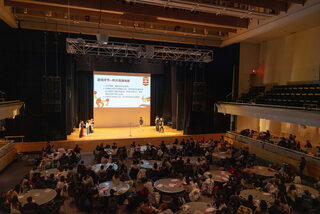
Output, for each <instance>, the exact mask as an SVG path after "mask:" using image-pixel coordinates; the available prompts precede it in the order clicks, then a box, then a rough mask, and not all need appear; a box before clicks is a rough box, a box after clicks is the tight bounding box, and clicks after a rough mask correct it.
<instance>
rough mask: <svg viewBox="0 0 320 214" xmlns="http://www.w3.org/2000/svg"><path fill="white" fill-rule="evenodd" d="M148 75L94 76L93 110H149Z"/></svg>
mask: <svg viewBox="0 0 320 214" xmlns="http://www.w3.org/2000/svg"><path fill="white" fill-rule="evenodd" d="M150 79H151V77H150V74H124V75H119V73H110V72H106V74H100V73H99V74H97V73H95V74H94V108H149V107H150Z"/></svg>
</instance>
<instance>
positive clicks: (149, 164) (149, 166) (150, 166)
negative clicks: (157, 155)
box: [140, 160, 162, 170]
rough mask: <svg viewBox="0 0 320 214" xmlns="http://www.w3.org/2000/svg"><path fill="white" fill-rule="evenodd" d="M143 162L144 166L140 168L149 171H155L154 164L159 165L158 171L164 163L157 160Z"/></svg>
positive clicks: (141, 165)
mask: <svg viewBox="0 0 320 214" xmlns="http://www.w3.org/2000/svg"><path fill="white" fill-rule="evenodd" d="M141 162H142V164H140V168H143V169H149V170H150V169H153V165H154V163H157V164H158V169H159V168H160V166H161V165H162V162H161V161H157V160H142V161H141Z"/></svg>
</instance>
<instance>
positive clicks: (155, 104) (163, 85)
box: [150, 64, 171, 126]
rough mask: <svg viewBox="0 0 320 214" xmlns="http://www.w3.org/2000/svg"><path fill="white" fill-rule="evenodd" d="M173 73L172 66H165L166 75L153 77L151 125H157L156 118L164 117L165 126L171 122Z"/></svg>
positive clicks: (154, 75) (153, 75)
mask: <svg viewBox="0 0 320 214" xmlns="http://www.w3.org/2000/svg"><path fill="white" fill-rule="evenodd" d="M170 80H171V73H170V66H169V64H166V65H165V66H164V74H159V75H158V74H152V75H151V112H150V125H151V126H154V125H155V123H154V122H155V119H156V116H157V115H158V116H160V117H163V119H164V121H165V124H167V123H168V122H170V121H171V81H170Z"/></svg>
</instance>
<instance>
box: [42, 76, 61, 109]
mask: <svg viewBox="0 0 320 214" xmlns="http://www.w3.org/2000/svg"><path fill="white" fill-rule="evenodd" d="M41 85H42V109H43V111H44V112H61V78H60V77H59V76H43V77H42V84H41Z"/></svg>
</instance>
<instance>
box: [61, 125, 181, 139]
mask: <svg viewBox="0 0 320 214" xmlns="http://www.w3.org/2000/svg"><path fill="white" fill-rule="evenodd" d="M169 136H170V137H172V136H183V131H177V130H176V129H172V128H171V127H167V126H166V127H164V133H159V132H157V131H156V129H155V127H154V126H146V127H143V128H140V127H132V128H130V127H118V128H95V129H94V133H93V134H90V135H86V131H85V130H84V137H82V138H79V131H78V130H75V131H74V132H73V133H72V134H71V135H69V136H68V138H67V140H68V141H91V140H93V141H95V140H110V139H136V138H152V137H169Z"/></svg>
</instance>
